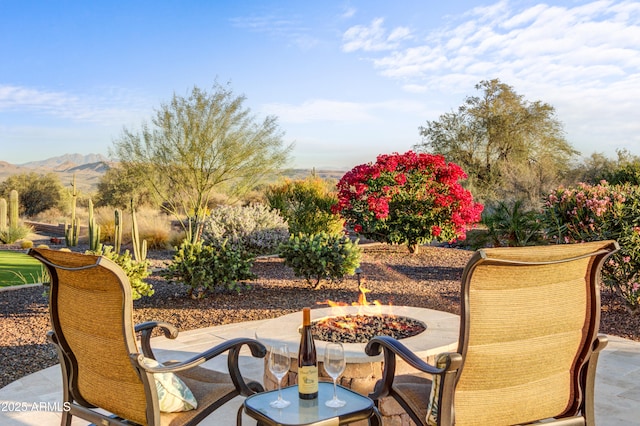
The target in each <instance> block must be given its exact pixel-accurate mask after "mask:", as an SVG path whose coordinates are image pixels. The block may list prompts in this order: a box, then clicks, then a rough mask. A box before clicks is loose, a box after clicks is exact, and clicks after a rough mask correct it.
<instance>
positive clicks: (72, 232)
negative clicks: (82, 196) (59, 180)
mask: <svg viewBox="0 0 640 426" xmlns="http://www.w3.org/2000/svg"><path fill="white" fill-rule="evenodd" d="M71 188H72V190H71V223H70V224H69V223H67V222H65V224H64V240H65V243H66V244H67V247H75V246H77V245H78V235H79V234H80V223H78V220H77V219H76V203H77V201H78V191H77V188H76V175H75V174H74V175H73V180H72V182H71Z"/></svg>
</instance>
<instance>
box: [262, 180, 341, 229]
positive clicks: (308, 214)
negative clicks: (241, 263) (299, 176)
mask: <svg viewBox="0 0 640 426" xmlns="http://www.w3.org/2000/svg"><path fill="white" fill-rule="evenodd" d="M331 186H332V185H331V184H330V183H329V182H327V181H325V180H323V179H321V178H319V177H316V176H309V177H308V178H306V179H303V180H289V179H287V180H285V181H284V182H282V183H280V184H277V185H271V186H270V187H269V188H267V190H266V191H265V197H266V199H267V202H268V203H269V206H271V208H273V209H276V210H277V211H279V212H280V214H281V215H282V217H284V218H285V219H286V221H287V223H288V225H289V232H290V233H291V234H299V233H303V234H316V233H319V232H328V233H330V234H338V233H340V232H342V230H343V228H344V221H343V220H342V218H341V217H340V216H339V215H337V214H334V213H333V212H332V211H331V207H332V206H333V205H334V204H336V203H337V202H338V198H337V196H336V194H335V189H334V188H331Z"/></svg>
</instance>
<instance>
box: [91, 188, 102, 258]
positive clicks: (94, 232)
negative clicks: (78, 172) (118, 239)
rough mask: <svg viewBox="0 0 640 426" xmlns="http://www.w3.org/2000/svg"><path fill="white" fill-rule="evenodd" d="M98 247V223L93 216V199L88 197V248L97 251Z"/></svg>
mask: <svg viewBox="0 0 640 426" xmlns="http://www.w3.org/2000/svg"><path fill="white" fill-rule="evenodd" d="M99 248H100V225H98V223H97V222H96V218H95V217H94V216H93V201H91V198H89V250H91V251H99Z"/></svg>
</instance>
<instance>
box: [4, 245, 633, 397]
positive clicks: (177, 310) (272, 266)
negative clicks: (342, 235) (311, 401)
mask: <svg viewBox="0 0 640 426" xmlns="http://www.w3.org/2000/svg"><path fill="white" fill-rule="evenodd" d="M364 247H365V249H364V255H363V262H362V264H361V269H362V271H363V273H362V277H363V278H364V280H365V282H364V286H365V287H367V288H368V289H370V290H371V292H370V293H368V294H367V297H368V299H369V300H370V301H371V300H375V299H377V300H379V301H380V302H381V303H383V304H388V303H392V304H395V305H406V306H416V307H424V308H431V309H438V310H442V311H447V312H451V313H456V314H458V313H459V311H460V277H461V274H462V269H463V268H464V265H465V264H466V263H467V261H468V259H469V257H470V256H471V252H470V251H465V250H460V249H452V248H442V247H427V248H424V249H423V250H422V252H420V253H418V254H416V255H409V254H408V253H407V251H406V249H405V248H403V247H389V246H383V245H376V244H373V245H369V246H364ZM150 258H153V259H154V266H155V267H157V268H160V267H162V266H163V265H164V263H165V262H166V261H168V259H170V254H169V253H166V252H163V253H151V254H150ZM254 273H256V274H257V275H258V277H259V278H258V279H256V280H255V281H252V282H248V283H247V285H246V288H245V289H244V290H243V291H242V292H241V293H235V292H233V293H220V294H213V295H210V296H209V297H208V298H205V299H200V300H194V299H191V298H189V297H188V296H187V288H186V287H185V286H182V285H176V284H169V283H167V282H165V280H164V279H163V278H162V277H161V276H160V274H159V273H154V274H153V275H152V276H151V279H150V280H149V281H150V282H151V283H152V284H153V287H154V290H155V294H154V295H153V296H152V297H144V298H142V299H140V300H137V301H135V302H134V308H135V309H134V321H135V322H136V323H138V322H143V321H148V320H160V321H167V322H170V323H173V324H176V325H177V326H178V327H179V328H180V330H183V331H184V330H190V329H195V328H201V327H210V326H215V325H221V324H228V323H234V322H240V321H250V320H257V319H265V318H275V317H278V316H281V315H285V314H289V313H293V312H297V311H300V310H301V309H302V308H303V307H305V306H311V307H326V305H325V304H322V303H323V301H326V300H327V299H329V300H333V301H339V302H347V303H350V302H352V301H355V300H357V297H358V284H357V281H356V279H355V277H348V278H347V279H345V280H344V281H343V282H339V283H324V284H323V286H322V287H321V288H320V289H318V290H313V289H311V287H310V286H309V285H308V284H307V283H306V282H305V281H304V280H301V279H297V278H296V277H295V276H294V275H293V273H292V272H291V270H290V269H289V268H286V267H285V266H284V265H283V261H282V260H281V259H278V258H262V259H258V260H257V261H256V263H255V265H254ZM42 293H43V288H42V287H30V288H23V289H19V290H11V291H3V292H0V359H2V360H3V362H2V363H0V387H4V386H5V385H7V384H9V383H11V382H12V381H14V380H17V379H19V378H20V377H22V376H24V375H27V374H30V373H33V372H36V371H38V370H41V369H43V368H46V367H49V366H52V365H54V364H56V363H57V362H58V360H57V356H56V353H55V350H54V348H53V346H52V345H51V344H49V343H48V342H47V341H46V338H45V334H46V332H47V330H49V318H48V312H47V301H46V299H45V298H44V297H43V295H42ZM602 303H603V309H602V322H601V332H603V333H606V334H612V335H617V336H621V337H625V338H629V339H633V340H637V341H640V316H631V315H629V314H628V313H627V312H626V311H625V309H624V307H623V306H622V305H621V304H620V303H618V301H617V300H616V299H615V297H613V296H612V295H611V294H610V293H609V292H608V291H606V290H605V291H603V293H602Z"/></svg>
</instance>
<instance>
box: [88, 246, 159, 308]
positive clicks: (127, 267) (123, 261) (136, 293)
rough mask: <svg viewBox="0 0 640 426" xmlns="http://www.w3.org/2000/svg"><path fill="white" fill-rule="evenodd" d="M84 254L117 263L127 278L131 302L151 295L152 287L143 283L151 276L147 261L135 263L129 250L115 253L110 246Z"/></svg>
mask: <svg viewBox="0 0 640 426" xmlns="http://www.w3.org/2000/svg"><path fill="white" fill-rule="evenodd" d="M86 253H87V254H95V255H102V256H104V257H106V258H107V259H110V260H112V261H114V262H115V263H117V264H118V266H120V267H121V268H122V270H123V271H124V272H125V274H127V277H128V278H129V282H130V283H131V290H132V292H131V295H132V297H133V300H136V299H140V298H141V297H142V296H152V295H153V293H154V291H153V286H152V285H151V284H149V283H147V282H145V281H144V279H145V278H147V277H148V276H149V275H150V274H151V271H150V270H149V266H150V265H151V263H150V262H149V260H147V259H145V260H144V261H141V262H137V261H135V260H134V259H133V257H132V256H131V253H130V252H129V250H125V251H124V253H116V252H115V251H114V250H113V247H112V246H102V247H100V249H99V250H98V251H87V252H86Z"/></svg>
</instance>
